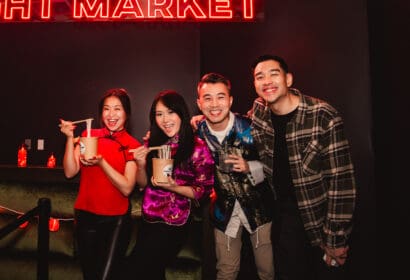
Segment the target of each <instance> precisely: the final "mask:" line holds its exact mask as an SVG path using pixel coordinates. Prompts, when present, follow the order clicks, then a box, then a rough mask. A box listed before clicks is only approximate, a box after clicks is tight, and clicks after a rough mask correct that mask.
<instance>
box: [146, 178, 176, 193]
mask: <svg viewBox="0 0 410 280" xmlns="http://www.w3.org/2000/svg"><path fill="white" fill-rule="evenodd" d="M151 183H152V185H153V186H155V187H161V188H164V189H167V190H170V191H172V190H175V188H176V187H177V184H176V182H175V180H174V179H173V178H172V177H171V176H168V182H166V183H165V182H158V181H157V180H155V178H154V176H152V177H151Z"/></svg>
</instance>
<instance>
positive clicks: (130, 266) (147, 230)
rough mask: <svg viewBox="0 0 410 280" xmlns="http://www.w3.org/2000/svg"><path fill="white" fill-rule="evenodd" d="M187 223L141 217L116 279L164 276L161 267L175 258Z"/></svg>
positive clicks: (156, 278)
mask: <svg viewBox="0 0 410 280" xmlns="http://www.w3.org/2000/svg"><path fill="white" fill-rule="evenodd" d="M188 227H189V221H188V222H187V223H186V224H185V225H183V226H172V225H167V224H164V223H148V222H145V221H143V222H142V224H141V226H140V227H138V234H137V240H136V244H135V247H134V248H133V250H132V252H131V254H130V255H129V257H128V258H127V261H126V262H125V266H124V268H123V275H122V277H121V278H119V279H150V280H163V279H165V268H166V267H167V265H169V264H171V263H172V262H173V261H174V260H175V257H176V256H177V254H178V252H179V251H180V250H181V248H182V245H183V244H184V243H185V241H186V239H187V237H188Z"/></svg>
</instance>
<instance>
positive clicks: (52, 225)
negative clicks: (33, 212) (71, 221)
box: [48, 218, 60, 231]
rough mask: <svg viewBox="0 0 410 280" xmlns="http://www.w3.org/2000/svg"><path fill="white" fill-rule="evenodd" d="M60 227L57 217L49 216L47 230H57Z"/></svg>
mask: <svg viewBox="0 0 410 280" xmlns="http://www.w3.org/2000/svg"><path fill="white" fill-rule="evenodd" d="M59 229H60V221H59V220H58V219H54V218H50V219H49V220H48V230H49V231H58V230H59Z"/></svg>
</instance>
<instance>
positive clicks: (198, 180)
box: [142, 137, 215, 226]
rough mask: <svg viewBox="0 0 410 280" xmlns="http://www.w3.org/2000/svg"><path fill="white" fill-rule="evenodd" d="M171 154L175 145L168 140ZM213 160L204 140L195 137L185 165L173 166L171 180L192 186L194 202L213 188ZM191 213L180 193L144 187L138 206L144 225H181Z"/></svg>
mask: <svg viewBox="0 0 410 280" xmlns="http://www.w3.org/2000/svg"><path fill="white" fill-rule="evenodd" d="M166 144H168V145H171V153H172V155H174V154H175V153H176V150H177V148H178V143H174V142H171V141H168V142H167V143H166ZM214 168H215V166H214V160H213V158H212V154H211V152H210V150H209V149H208V146H207V144H206V142H205V141H203V140H202V139H200V138H198V137H195V146H194V152H193V153H192V156H191V157H190V158H189V159H188V164H185V165H184V167H183V168H181V167H180V166H177V167H174V170H173V178H174V180H175V182H176V184H177V185H180V186H192V189H193V191H194V194H195V200H196V201H199V200H200V199H201V198H202V197H204V196H208V195H209V194H210V193H211V191H212V187H213V185H214ZM190 212H191V199H190V198H188V197H185V196H182V195H180V194H177V193H174V192H171V191H168V190H165V189H162V188H160V187H155V186H151V184H149V185H148V186H147V187H146V188H145V194H144V199H143V203H142V213H143V217H144V219H145V220H146V221H147V222H162V223H166V224H169V225H175V226H178V225H184V224H185V223H186V221H187V220H188V217H189V214H190Z"/></svg>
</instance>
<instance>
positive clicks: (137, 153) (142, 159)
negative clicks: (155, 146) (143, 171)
mask: <svg viewBox="0 0 410 280" xmlns="http://www.w3.org/2000/svg"><path fill="white" fill-rule="evenodd" d="M129 152H130V153H133V155H134V159H135V161H136V162H137V166H138V168H145V165H146V164H147V154H148V153H149V149H148V148H147V147H145V146H140V147H138V148H136V149H130V150H129Z"/></svg>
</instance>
